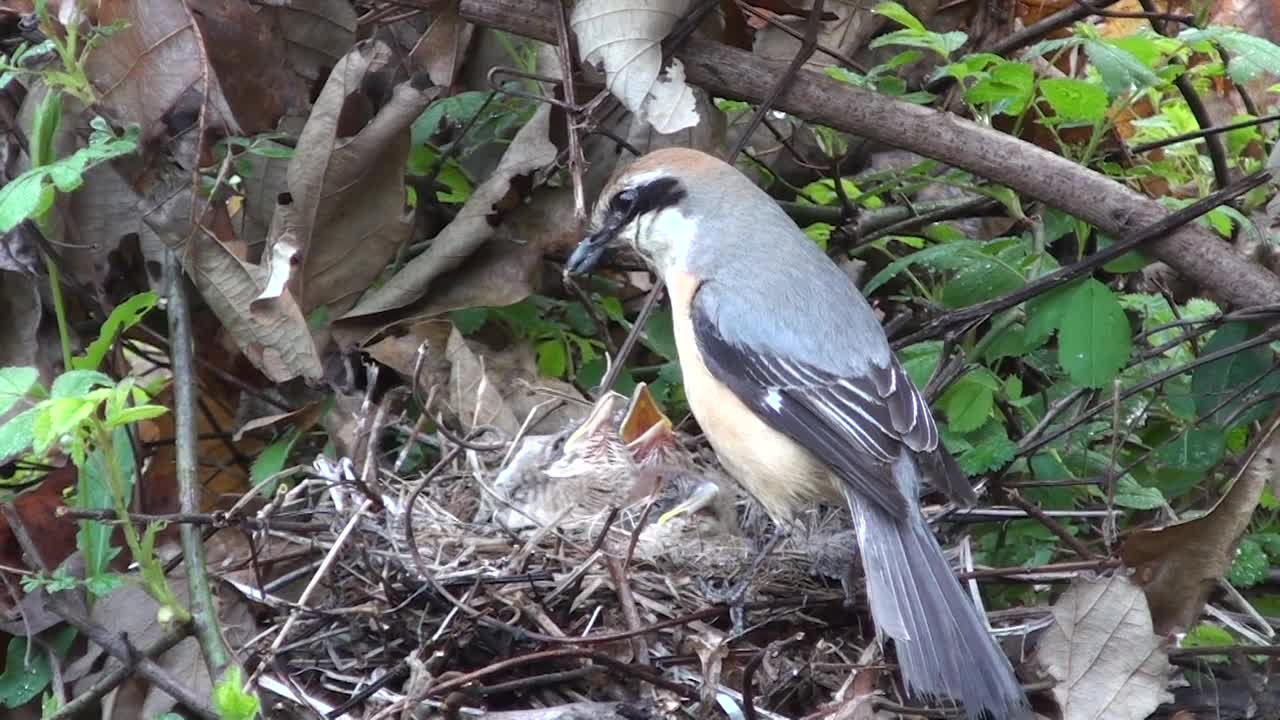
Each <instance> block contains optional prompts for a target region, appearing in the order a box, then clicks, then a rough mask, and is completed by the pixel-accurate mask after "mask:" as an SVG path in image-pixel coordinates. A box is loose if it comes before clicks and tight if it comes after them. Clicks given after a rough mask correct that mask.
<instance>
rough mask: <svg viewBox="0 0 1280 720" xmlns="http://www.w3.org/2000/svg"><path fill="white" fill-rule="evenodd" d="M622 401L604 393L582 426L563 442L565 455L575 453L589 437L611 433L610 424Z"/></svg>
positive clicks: (619, 397)
mask: <svg viewBox="0 0 1280 720" xmlns="http://www.w3.org/2000/svg"><path fill="white" fill-rule="evenodd" d="M624 399H625V398H623V397H622V396H621V395H619V394H617V393H614V392H609V393H605V395H604V397H602V398H600V400H599V401H598V402H596V405H595V407H593V408H592V409H591V414H590V415H588V416H587V419H586V420H583V421H582V425H581V426H579V427H578V429H577V430H574V431H573V434H572V435H570V436H569V439H568V440H565V441H564V452H565V454H566V455H567V454H569V453H571V452H573V451H575V450H576V449H577V447H578V446H579V445H580V444H582V441H583V440H585V439H587V438H589V437H592V436H594V435H597V434H599V433H602V432H612V431H613V428H612V427H610V423H612V422H613V414H614V413H615V412H617V409H618V404H619V403H620V402H621V401H622V400H624Z"/></svg>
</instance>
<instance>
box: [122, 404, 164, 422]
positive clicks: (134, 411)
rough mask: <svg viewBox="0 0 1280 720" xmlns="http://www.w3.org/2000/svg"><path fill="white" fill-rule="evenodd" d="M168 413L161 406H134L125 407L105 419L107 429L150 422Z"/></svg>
mask: <svg viewBox="0 0 1280 720" xmlns="http://www.w3.org/2000/svg"><path fill="white" fill-rule="evenodd" d="M167 412H169V409H168V408H166V407H165V406H163V405H134V406H133V407H127V408H124V409H122V410H120V411H119V412H117V413H115V414H113V415H112V416H110V417H108V418H107V427H120V426H123V425H128V424H129V423H135V422H140V421H142V420H150V419H151V418H155V417H160V416H161V415H163V414H165V413H167Z"/></svg>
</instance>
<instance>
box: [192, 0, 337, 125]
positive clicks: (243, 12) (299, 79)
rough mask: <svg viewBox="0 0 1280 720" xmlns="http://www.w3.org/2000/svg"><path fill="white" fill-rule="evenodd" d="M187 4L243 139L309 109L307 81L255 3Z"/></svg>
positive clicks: (204, 0) (213, 0)
mask: <svg viewBox="0 0 1280 720" xmlns="http://www.w3.org/2000/svg"><path fill="white" fill-rule="evenodd" d="M185 1H186V3H187V5H188V7H190V8H191V10H192V14H193V15H194V16H195V18H196V21H197V22H198V23H199V24H200V32H201V35H202V36H203V37H204V43H205V46H206V47H207V48H208V51H209V61H210V63H211V64H212V65H213V67H214V69H215V70H216V71H217V74H218V79H219V80H220V81H221V84H222V92H223V94H224V95H225V96H226V98H227V103H228V104H229V105H230V106H231V107H232V108H233V109H234V110H235V112H236V120H237V121H238V122H239V123H240V127H241V128H243V131H244V134H245V135H256V134H258V133H264V132H270V131H272V130H275V129H276V124H277V123H278V122H279V121H280V118H281V117H283V116H284V115H285V114H287V113H290V112H293V111H296V110H298V109H299V108H302V107H305V106H306V105H307V103H308V101H309V99H310V98H309V97H308V83H307V82H306V81H305V80H304V78H303V76H302V75H300V74H298V73H295V72H293V70H292V69H291V68H290V67H289V65H288V63H287V48H286V45H285V43H284V42H283V40H282V39H281V33H280V32H278V30H277V29H276V28H275V27H273V25H274V23H273V22H271V19H270V17H269V16H268V15H266V14H264V13H261V12H259V11H258V10H257V9H256V8H255V4H254V3H248V2H244V1H243V0H185ZM342 47H346V46H345V45H344V46H342Z"/></svg>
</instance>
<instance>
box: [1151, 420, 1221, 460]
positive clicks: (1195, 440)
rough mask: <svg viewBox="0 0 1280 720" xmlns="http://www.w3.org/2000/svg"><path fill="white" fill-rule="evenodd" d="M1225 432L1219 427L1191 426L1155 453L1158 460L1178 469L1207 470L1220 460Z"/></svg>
mask: <svg viewBox="0 0 1280 720" xmlns="http://www.w3.org/2000/svg"><path fill="white" fill-rule="evenodd" d="M1225 452H1226V434H1225V433H1224V432H1223V431H1222V429H1221V428H1215V427H1204V426H1200V427H1193V428H1190V429H1188V430H1187V431H1186V432H1184V433H1182V435H1180V436H1179V437H1177V438H1175V439H1174V440H1173V441H1172V442H1169V443H1167V444H1166V445H1165V446H1164V447H1162V448H1160V451H1159V452H1158V453H1157V454H1156V456H1157V458H1159V460H1160V462H1162V463H1164V464H1165V465H1167V466H1169V467H1171V468H1174V469H1178V470H1199V471H1203V470H1208V469H1209V468H1211V467H1213V466H1214V465H1217V464H1218V461H1220V460H1222V456H1223V454H1224V453H1225Z"/></svg>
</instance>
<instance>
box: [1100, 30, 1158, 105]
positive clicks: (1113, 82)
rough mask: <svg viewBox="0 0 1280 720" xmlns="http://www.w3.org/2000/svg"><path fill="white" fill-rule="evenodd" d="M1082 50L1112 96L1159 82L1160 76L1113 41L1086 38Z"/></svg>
mask: <svg viewBox="0 0 1280 720" xmlns="http://www.w3.org/2000/svg"><path fill="white" fill-rule="evenodd" d="M1084 51H1085V54H1086V55H1088V56H1089V61H1090V62H1092V63H1093V66H1094V67H1096V68H1097V69H1098V74H1099V75H1101V76H1102V84H1103V85H1105V86H1106V88H1107V94H1108V95H1110V96H1111V97H1113V98H1114V97H1119V96H1121V95H1124V94H1126V93H1129V92H1131V91H1135V90H1144V89H1146V88H1149V87H1152V86H1154V85H1156V84H1157V83H1159V82H1160V78H1159V77H1157V76H1156V74H1155V73H1154V72H1152V71H1151V69H1150V68H1148V67H1147V66H1146V65H1145V64H1144V63H1143V62H1142V61H1141V60H1139V59H1138V58H1136V57H1134V56H1133V55H1132V54H1131V53H1129V52H1128V51H1127V50H1125V49H1123V48H1121V47H1119V46H1117V45H1115V44H1113V43H1110V42H1108V41H1105V40H1093V39H1088V40H1085V41H1084Z"/></svg>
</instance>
